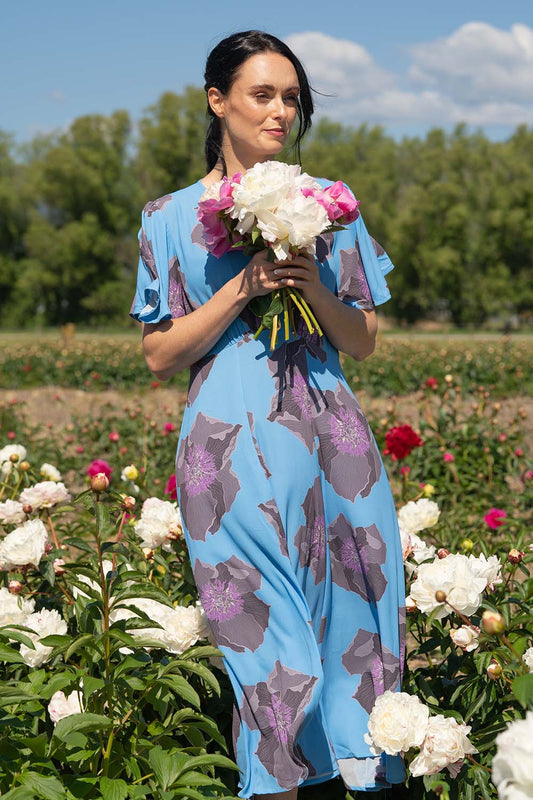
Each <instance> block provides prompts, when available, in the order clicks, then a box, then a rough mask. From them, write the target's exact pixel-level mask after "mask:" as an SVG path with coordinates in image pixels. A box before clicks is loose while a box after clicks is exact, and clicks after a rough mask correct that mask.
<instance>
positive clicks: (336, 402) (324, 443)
mask: <svg viewBox="0 0 533 800" xmlns="http://www.w3.org/2000/svg"><path fill="white" fill-rule="evenodd" d="M325 397H326V401H327V409H326V410H325V411H324V412H323V413H322V414H321V415H320V416H319V417H318V418H317V419H316V427H317V429H318V437H319V441H320V445H319V450H318V458H319V462H320V466H321V467H322V469H323V470H324V474H325V476H326V480H328V481H329V483H331V485H332V486H333V488H334V489H335V491H336V492H337V493H338V494H340V495H341V496H342V497H345V498H346V499H347V500H355V498H356V497H357V495H359V494H360V495H361V497H367V496H368V495H369V494H370V490H371V489H372V486H373V485H374V484H375V483H376V482H377V481H378V480H379V476H380V475H381V461H380V456H379V451H378V449H377V446H376V444H375V442H374V440H373V437H372V433H371V431H370V427H369V425H368V422H367V421H366V418H365V415H364V414H363V412H362V410H361V407H360V406H359V403H358V402H357V400H356V399H355V397H354V396H353V394H352V393H351V392H349V391H348V389H347V388H346V387H345V386H344V384H342V383H341V382H340V381H339V383H338V385H337V388H336V389H335V392H332V391H331V390H330V389H328V390H327V391H326V392H325Z"/></svg>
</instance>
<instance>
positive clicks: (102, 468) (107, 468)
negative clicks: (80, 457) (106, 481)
mask: <svg viewBox="0 0 533 800" xmlns="http://www.w3.org/2000/svg"><path fill="white" fill-rule="evenodd" d="M99 472H103V473H104V475H106V476H107V477H108V478H110V477H111V473H112V472H113V467H112V466H111V465H110V464H108V463H107V461H104V460H103V459H101V458H96V459H95V460H94V461H93V462H92V464H91V465H90V466H89V468H88V470H87V475H89V476H90V477H91V478H92V476H93V475H98V473H99Z"/></svg>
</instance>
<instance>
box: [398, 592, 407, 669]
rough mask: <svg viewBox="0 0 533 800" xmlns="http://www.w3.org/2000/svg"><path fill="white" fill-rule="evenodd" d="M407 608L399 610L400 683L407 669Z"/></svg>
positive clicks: (402, 607)
mask: <svg viewBox="0 0 533 800" xmlns="http://www.w3.org/2000/svg"><path fill="white" fill-rule="evenodd" d="M406 623H407V620H406V611H405V606H400V607H399V609H398V624H399V629H400V630H399V633H400V645H399V646H400V683H401V681H402V679H403V671H404V668H405V633H406V627H407V624H406Z"/></svg>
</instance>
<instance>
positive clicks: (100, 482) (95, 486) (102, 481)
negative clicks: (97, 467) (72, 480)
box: [91, 472, 109, 494]
mask: <svg viewBox="0 0 533 800" xmlns="http://www.w3.org/2000/svg"><path fill="white" fill-rule="evenodd" d="M108 488H109V478H108V477H107V475H106V474H105V472H97V473H96V475H93V476H92V478H91V489H92V490H93V492H96V493H97V494H98V493H99V492H105V491H106V489H108Z"/></svg>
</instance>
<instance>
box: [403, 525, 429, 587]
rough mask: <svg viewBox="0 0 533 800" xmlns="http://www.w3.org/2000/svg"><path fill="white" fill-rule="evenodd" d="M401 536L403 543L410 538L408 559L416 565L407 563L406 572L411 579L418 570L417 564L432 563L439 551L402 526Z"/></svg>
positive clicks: (405, 563)
mask: <svg viewBox="0 0 533 800" xmlns="http://www.w3.org/2000/svg"><path fill="white" fill-rule="evenodd" d="M400 536H401V537H402V542H403V541H405V540H406V538H407V537H409V547H408V550H407V556H406V558H410V559H412V560H413V561H414V562H415V563H414V564H413V563H412V562H410V561H405V562H404V565H405V571H406V572H407V575H408V576H409V577H411V575H412V574H413V572H414V571H415V569H416V565H417V564H422V563H423V562H424V561H431V560H432V559H434V558H435V554H436V552H437V549H436V547H435V546H434V545H432V544H427V542H425V541H424V540H423V539H421V538H420V536H418V535H417V534H416V533H408V532H406V530H405V528H403V526H402V525H401V524H400Z"/></svg>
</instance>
